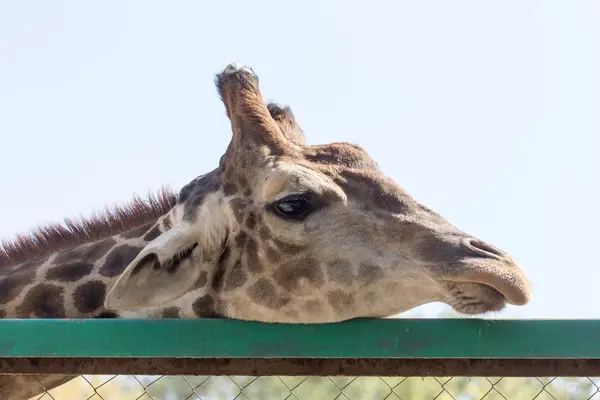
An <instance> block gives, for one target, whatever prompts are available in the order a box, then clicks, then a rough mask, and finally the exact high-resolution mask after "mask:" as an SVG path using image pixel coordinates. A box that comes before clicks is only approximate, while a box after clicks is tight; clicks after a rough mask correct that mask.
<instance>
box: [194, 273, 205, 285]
mask: <svg viewBox="0 0 600 400" xmlns="http://www.w3.org/2000/svg"><path fill="white" fill-rule="evenodd" d="M206 285H208V272H206V271H202V272H200V276H199V277H198V280H197V281H196V285H195V286H194V288H195V289H200V288H203V287H204V286H206Z"/></svg>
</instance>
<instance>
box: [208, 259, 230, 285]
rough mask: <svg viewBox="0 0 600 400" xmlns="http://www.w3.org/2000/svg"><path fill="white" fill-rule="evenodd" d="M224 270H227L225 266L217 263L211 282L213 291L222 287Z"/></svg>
mask: <svg viewBox="0 0 600 400" xmlns="http://www.w3.org/2000/svg"><path fill="white" fill-rule="evenodd" d="M225 272H227V269H226V268H225V266H224V265H223V264H221V263H219V264H217V271H216V272H215V276H214V277H213V280H212V282H211V287H212V288H213V290H214V291H215V292H220V291H221V289H222V288H223V283H224V278H225Z"/></svg>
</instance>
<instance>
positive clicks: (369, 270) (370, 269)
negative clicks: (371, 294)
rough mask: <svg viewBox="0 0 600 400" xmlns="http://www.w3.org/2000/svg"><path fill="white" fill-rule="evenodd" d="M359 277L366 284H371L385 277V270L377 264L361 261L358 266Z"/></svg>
mask: <svg viewBox="0 0 600 400" xmlns="http://www.w3.org/2000/svg"><path fill="white" fill-rule="evenodd" d="M358 279H360V282H361V283H362V284H363V285H364V286H369V285H371V284H373V283H375V282H377V281H379V280H381V279H383V270H382V269H381V268H379V267H378V266H376V265H370V264H365V263H360V265H359V266H358Z"/></svg>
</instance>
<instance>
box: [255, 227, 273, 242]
mask: <svg viewBox="0 0 600 400" xmlns="http://www.w3.org/2000/svg"><path fill="white" fill-rule="evenodd" d="M258 236H260V240H262V241H263V242H264V241H266V240H268V239H270V238H271V232H269V228H267V227H266V226H264V225H261V227H260V228H259V229H258Z"/></svg>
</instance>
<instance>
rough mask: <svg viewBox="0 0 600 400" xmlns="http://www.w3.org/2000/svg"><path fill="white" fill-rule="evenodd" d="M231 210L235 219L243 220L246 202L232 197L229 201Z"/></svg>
mask: <svg viewBox="0 0 600 400" xmlns="http://www.w3.org/2000/svg"><path fill="white" fill-rule="evenodd" d="M229 206H230V207H231V211H232V212H233V216H234V217H235V219H236V221H238V222H241V221H243V220H244V212H245V211H246V202H245V201H243V200H242V199H233V200H231V201H230V202H229Z"/></svg>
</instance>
